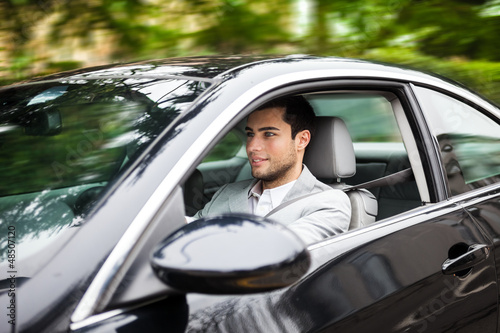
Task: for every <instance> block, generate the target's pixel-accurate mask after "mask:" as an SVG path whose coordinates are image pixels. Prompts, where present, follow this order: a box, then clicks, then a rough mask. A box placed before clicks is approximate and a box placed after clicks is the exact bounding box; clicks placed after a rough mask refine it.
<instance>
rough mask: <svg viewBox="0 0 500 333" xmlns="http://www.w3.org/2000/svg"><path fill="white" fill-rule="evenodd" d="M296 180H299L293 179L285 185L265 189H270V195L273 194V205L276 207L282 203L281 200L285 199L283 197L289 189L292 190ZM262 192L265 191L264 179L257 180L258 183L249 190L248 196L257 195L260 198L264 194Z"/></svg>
mask: <svg viewBox="0 0 500 333" xmlns="http://www.w3.org/2000/svg"><path fill="white" fill-rule="evenodd" d="M295 182H297V180H293V181H291V182H289V183H286V184H284V185H281V186H278V187H275V188H271V189H268V190H265V191H268V192H269V195H270V196H271V200H272V204H273V207H276V206H278V205H279V204H281V202H282V201H283V199H284V198H285V196H286V195H287V193H288V191H290V189H291V188H292V187H293V185H294V184H295ZM262 192H263V191H262V181H261V180H259V181H257V183H255V185H254V186H253V187H252V188H251V189H250V191H249V192H248V198H249V199H250V198H251V197H255V198H257V199H259V198H260V196H261V195H262Z"/></svg>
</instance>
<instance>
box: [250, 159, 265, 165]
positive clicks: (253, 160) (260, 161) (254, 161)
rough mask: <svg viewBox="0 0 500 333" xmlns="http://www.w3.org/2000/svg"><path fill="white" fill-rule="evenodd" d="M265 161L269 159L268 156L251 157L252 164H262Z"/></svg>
mask: <svg viewBox="0 0 500 333" xmlns="http://www.w3.org/2000/svg"><path fill="white" fill-rule="evenodd" d="M265 161H267V159H266V158H260V157H256V158H251V159H250V162H251V163H252V165H260V164H262V163H263V162H265Z"/></svg>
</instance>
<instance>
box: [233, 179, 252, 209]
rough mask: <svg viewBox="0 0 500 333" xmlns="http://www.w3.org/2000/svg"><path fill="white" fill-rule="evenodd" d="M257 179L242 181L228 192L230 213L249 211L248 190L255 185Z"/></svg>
mask: <svg viewBox="0 0 500 333" xmlns="http://www.w3.org/2000/svg"><path fill="white" fill-rule="evenodd" d="M256 182H257V180H254V181H251V182H249V183H247V182H244V183H242V184H241V187H238V188H236V189H235V190H234V191H233V193H229V199H228V201H229V211H230V212H231V213H250V211H249V209H248V191H250V189H251V188H252V187H253V186H254V185H255V183H256Z"/></svg>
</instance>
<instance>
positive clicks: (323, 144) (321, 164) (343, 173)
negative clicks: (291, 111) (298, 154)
mask: <svg viewBox="0 0 500 333" xmlns="http://www.w3.org/2000/svg"><path fill="white" fill-rule="evenodd" d="M304 164H305V165H307V167H308V168H309V170H310V171H311V172H312V174H313V175H314V176H316V178H318V179H320V180H321V181H323V182H324V183H326V184H328V185H330V186H331V187H333V188H338V189H341V190H344V191H345V192H346V193H347V195H348V196H349V199H350V201H351V209H352V212H351V222H350V224H349V229H355V228H358V227H361V226H364V225H368V224H371V223H373V222H375V218H376V216H377V212H378V205H377V199H376V198H375V196H374V195H373V194H372V193H371V192H370V191H368V190H366V189H362V188H359V189H352V190H349V186H348V185H346V184H345V183H343V182H342V178H348V177H352V176H354V174H355V173H356V157H355V154H354V147H353V144H352V140H351V136H350V134H349V131H348V130H347V126H346V125H345V123H344V121H343V120H342V119H340V118H337V117H318V118H317V124H316V132H315V134H314V137H313V138H312V140H311V142H310V143H309V146H308V147H307V150H306V154H305V157H304Z"/></svg>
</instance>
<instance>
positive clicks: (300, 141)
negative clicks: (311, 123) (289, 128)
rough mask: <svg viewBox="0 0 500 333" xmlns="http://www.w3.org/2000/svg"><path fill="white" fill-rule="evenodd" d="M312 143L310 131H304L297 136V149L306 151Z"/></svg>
mask: <svg viewBox="0 0 500 333" xmlns="http://www.w3.org/2000/svg"><path fill="white" fill-rule="evenodd" d="M310 141H311V132H309V130H303V131H300V132H299V133H297V135H296V136H295V142H296V144H297V149H299V150H304V149H306V147H307V145H308V144H309V142H310Z"/></svg>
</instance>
